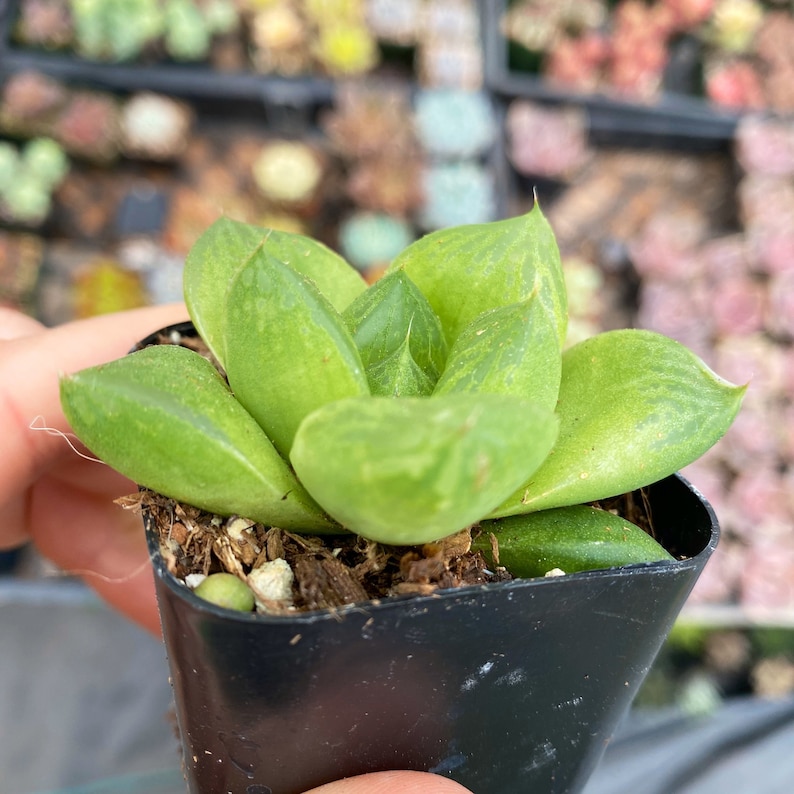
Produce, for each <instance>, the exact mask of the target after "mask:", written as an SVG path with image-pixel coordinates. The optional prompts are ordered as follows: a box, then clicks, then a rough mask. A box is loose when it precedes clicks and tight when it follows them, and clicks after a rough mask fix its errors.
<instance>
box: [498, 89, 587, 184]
mask: <svg viewBox="0 0 794 794" xmlns="http://www.w3.org/2000/svg"><path fill="white" fill-rule="evenodd" d="M505 127H506V131H507V138H508V157H509V158H510V161H511V162H512V164H513V166H514V167H515V169H516V170H517V171H518V172H519V173H521V174H529V175H533V176H548V177H565V176H569V175H571V174H572V173H574V172H575V171H576V170H577V169H579V168H581V167H582V166H583V165H584V163H585V162H587V160H589V159H590V157H591V156H592V152H591V150H590V148H589V147H588V143H587V117H586V116H585V114H584V112H582V111H579V110H577V109H575V108H564V109H559V108H547V107H542V106H540V105H537V104H535V103H532V102H528V101H526V100H521V99H519V100H514V101H513V102H512V103H511V104H510V106H509V107H508V109H507V117H506V120H505Z"/></svg>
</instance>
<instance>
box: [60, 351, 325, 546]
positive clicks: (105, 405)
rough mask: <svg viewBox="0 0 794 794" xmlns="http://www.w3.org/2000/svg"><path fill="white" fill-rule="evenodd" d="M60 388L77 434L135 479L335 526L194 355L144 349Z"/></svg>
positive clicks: (260, 514)
mask: <svg viewBox="0 0 794 794" xmlns="http://www.w3.org/2000/svg"><path fill="white" fill-rule="evenodd" d="M60 390H61V405H62V406H63V411H64V414H65V416H66V418H67V419H68V421H69V424H70V425H71V427H72V429H73V430H74V432H75V434H76V435H77V437H78V438H79V439H80V440H81V441H82V442H83V443H84V444H85V445H86V446H87V447H88V448H89V449H90V450H91V451H92V452H93V453H94V454H95V455H96V456H97V457H99V458H100V459H101V460H103V461H104V462H105V463H107V464H108V465H109V466H111V467H112V468H114V469H116V470H118V471H120V472H121V473H122V474H124V475H125V476H127V477H129V478H130V479H131V480H133V481H134V482H136V483H138V484H139V485H143V486H145V487H147V488H150V489H152V490H154V491H158V492H159V493H161V494H164V495H166V496H170V497H171V498H173V499H176V500H177V501H180V502H184V503H186V504H190V505H194V506H195V507H200V508H202V509H204V510H208V511H210V512H213V513H217V514H219V515H234V514H240V515H244V516H245V517H247V518H250V519H254V520H256V521H261V522H263V523H265V524H268V525H276V526H279V527H282V528H283V529H293V530H298V531H300V530H303V531H310V532H323V531H332V532H334V531H336V532H338V531H339V527H338V526H337V525H335V524H334V523H333V522H332V521H330V520H329V519H328V518H327V516H326V515H325V514H324V513H323V511H322V510H321V509H320V508H319V507H318V506H317V505H316V504H315V503H314V501H313V500H312V499H311V497H309V495H308V494H307V493H306V491H305V490H304V489H303V487H302V486H301V485H300V483H299V482H298V481H297V480H296V479H295V475H294V474H293V473H292V471H291V470H290V468H289V466H288V465H287V464H286V462H285V461H284V459H283V458H281V456H280V455H279V454H278V453H277V452H276V450H275V449H274V448H273V445H272V444H271V443H270V441H269V440H268V438H267V436H266V435H265V433H264V432H263V431H262V430H261V428H260V427H259V426H258V425H257V424H256V422H255V421H254V420H253V419H252V418H251V416H250V415H249V414H248V413H246V411H245V410H244V409H243V408H242V406H240V404H239V403H238V402H237V401H236V400H235V399H234V396H233V395H232V393H231V392H230V391H229V388H228V387H227V385H226V383H225V381H224V380H223V378H222V377H221V376H220V375H219V374H218V372H217V370H216V369H215V367H213V366H212V364H210V363H209V361H207V360H206V359H205V358H203V357H202V356H200V355H198V354H197V353H194V352H193V351H191V350H187V349H186V348H183V347H178V346H174V345H159V346H153V347H147V348H144V349H143V350H139V351H138V352H136V353H132V354H130V355H128V356H125V357H124V358H121V359H118V360H117V361H112V362H110V363H109V364H102V365H100V366H97V367H92V368H90V369H85V370H81V371H80V372H77V373H75V374H73V375H67V376H64V377H63V378H62V380H61V384H60Z"/></svg>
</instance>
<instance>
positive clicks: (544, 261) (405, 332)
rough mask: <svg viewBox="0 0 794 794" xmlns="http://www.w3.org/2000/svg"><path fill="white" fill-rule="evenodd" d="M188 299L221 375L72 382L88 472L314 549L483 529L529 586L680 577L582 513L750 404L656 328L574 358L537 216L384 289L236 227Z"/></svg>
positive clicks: (84, 376) (68, 410)
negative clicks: (110, 475) (100, 463)
mask: <svg viewBox="0 0 794 794" xmlns="http://www.w3.org/2000/svg"><path fill="white" fill-rule="evenodd" d="M184 291H185V298H186V302H187V306H188V310H189V313H190V316H191V319H192V320H193V323H194V325H195V327H196V329H197V331H198V333H199V334H200V336H201V337H202V339H203V340H204V342H205V343H206V345H207V347H208V348H209V350H210V351H211V352H212V354H213V356H214V358H215V359H217V361H218V362H219V364H220V369H219V368H217V367H216V366H214V365H213V364H212V363H210V361H209V360H208V358H205V357H202V356H201V355H199V354H198V353H196V352H194V351H192V350H188V349H186V348H183V347H179V346H173V345H159V346H152V347H147V348H144V349H142V350H139V351H137V352H135V353H132V354H130V355H128V356H126V357H124V358H122V359H120V360H117V361H114V362H111V363H109V364H105V365H101V366H98V367H94V368H90V369H87V370H83V371H81V372H78V373H76V374H72V375H67V376H64V377H63V378H62V380H61V400H62V405H63V409H64V412H65V414H66V416H67V418H68V420H69V422H70V424H71V426H72V428H73V429H74V431H75V433H76V434H77V436H78V437H79V438H80V439H81V440H82V441H83V442H84V443H85V445H86V446H87V447H88V448H89V449H90V450H92V452H93V453H94V454H96V455H97V456H98V457H100V458H101V459H103V460H104V461H106V462H107V463H108V464H110V465H111V466H113V467H114V468H116V469H118V470H119V471H121V472H122V473H124V474H125V475H127V476H128V477H130V478H132V479H133V480H134V481H136V482H138V483H140V484H142V485H144V486H146V487H148V488H150V489H152V490H155V491H158V492H160V493H162V494H165V495H166V496H169V497H171V498H173V499H175V500H178V501H181V502H184V503H188V504H192V505H195V506H197V507H200V508H202V509H204V510H208V511H211V512H214V513H217V514H220V515H242V516H245V517H247V518H249V519H252V520H255V521H258V522H262V523H263V524H265V525H268V526H278V527H281V528H283V529H288V530H294V531H298V532H309V533H343V532H352V533H357V534H358V535H361V536H363V537H365V538H369V539H371V540H374V541H377V542H382V543H386V544H393V545H412V544H421V543H425V542H429V541H434V540H436V539H440V538H443V537H445V536H447V535H450V534H452V533H456V532H458V531H460V530H464V529H466V528H468V527H470V526H471V525H473V524H476V523H478V522H479V523H480V524H481V525H482V527H483V528H484V529H485V530H486V531H487V533H494V534H495V535H496V536H497V538H499V537H501V538H502V539H503V540H504V548H505V554H504V555H503V564H508V563H507V559H509V560H510V563H509V565H510V566H512V567H513V572H514V573H516V574H517V575H522V573H529V574H533V575H534V573H536V572H537V570H539V569H538V567H537V566H538V565H541V567H544V566H546V565H548V567H555V560H557V559H559V560H562V561H564V565H565V566H566V568H567V569H571V570H575V569H577V566H578V567H588V566H591V567H592V566H595V567H601V566H604V565H613V564H622V563H623V562H634V561H637V560H638V559H641V560H649V559H670V557H669V555H668V554H667V552H666V551H664V550H663V549H662V548H661V547H660V546H658V544H656V542H655V541H653V540H652V539H651V538H650V536H649V535H647V534H645V533H644V532H643V531H642V530H640V529H639V528H637V527H634V526H633V525H631V524H629V523H628V522H627V521H625V520H623V519H620V518H618V517H616V516H613V515H612V514H611V513H609V512H606V511H597V512H595V514H594V513H593V511H594V510H595V508H590V507H588V508H586V512H584V513H583V512H582V506H581V505H582V503H587V502H592V501H594V500H598V499H602V498H606V497H608V496H611V495H617V494H622V493H624V492H627V491H631V490H634V489H636V488H640V487H642V486H644V485H647V484H649V483H651V482H654V481H656V480H659V479H661V478H663V477H665V476H667V475H669V474H671V473H673V472H675V471H676V470H678V469H679V468H681V467H683V466H685V465H686V464H688V463H689V462H691V461H692V460H694V459H695V458H697V457H699V456H700V455H701V454H702V453H703V452H705V451H706V450H707V449H708V448H709V447H710V446H711V445H712V444H714V443H715V442H716V440H717V439H718V438H719V437H720V436H721V435H722V434H723V433H724V432H725V431H726V429H727V428H728V426H729V425H730V424H731V422H732V420H733V418H734V416H735V415H736V413H737V411H738V408H739V404H740V401H741V398H742V394H743V391H744V389H743V388H742V387H737V386H734V385H732V384H729V383H728V382H726V381H724V380H722V379H720V378H719V377H717V376H716V375H715V374H714V373H713V372H712V371H711V370H709V369H708V368H707V367H706V366H705V364H703V362H702V361H700V359H698V358H697V357H696V356H695V355H694V354H693V353H692V352H690V351H689V350H688V349H686V348H685V347H683V346H682V345H680V344H679V343H677V342H675V341H673V340H671V339H669V338H666V337H663V336H660V335H658V334H656V333H652V332H648V331H635V330H619V331H610V332H606V333H603V334H600V335H597V336H595V337H592V338H590V339H588V340H586V341H585V342H582V343H580V344H577V345H575V346H573V347H570V348H568V349H566V350H565V351H564V352H563V342H564V340H565V337H566V325H567V304H566V294H565V286H564V281H563V274H562V268H561V265H560V257H559V252H558V249H557V246H556V243H555V240H554V236H553V234H552V231H551V229H550V227H549V225H548V223H547V222H546V220H545V218H544V216H543V215H542V213H541V211H540V209H539V208H538V207H535V208H534V209H533V210H532V212H530V213H529V214H528V215H525V216H522V217H517V218H512V219H508V220H502V221H498V222H493V223H489V224H481V225H469V226H462V227H457V228H450V229H445V230H443V231H438V232H435V233H432V234H429V235H427V236H425V237H423V238H422V239H420V240H417V241H415V242H413V243H412V244H411V245H409V246H408V247H407V248H406V249H404V250H403V251H402V252H401V253H400V254H399V255H398V256H397V257H396V258H395V259H394V260H393V262H392V263H391V266H390V268H389V269H388V271H387V273H386V275H385V276H384V277H383V278H382V279H380V280H379V281H377V282H376V283H375V284H373V285H372V286H370V287H367V286H366V285H365V283H364V281H363V280H362V278H361V276H360V275H359V274H358V273H357V272H356V271H355V270H354V269H353V268H352V267H351V266H350V265H348V264H347V263H346V262H345V261H344V260H343V259H342V258H341V257H340V256H338V255H336V254H335V253H333V252H332V251H331V250H329V249H328V248H326V247H324V246H322V245H321V244H319V243H317V242H315V241H313V240H311V239H309V238H306V237H302V236H300V235H294V234H289V233H285V232H278V231H275V230H266V229H260V228H256V227H254V226H250V225H246V224H243V223H239V222H235V221H232V220H228V219H221V220H219V221H217V222H216V223H215V224H214V225H213V226H211V227H210V228H209V230H208V231H206V232H205V233H204V235H203V236H202V237H201V238H200V239H199V240H198V242H197V243H196V245H195V246H194V247H193V249H192V250H191V252H190V254H189V256H188V257H187V261H186V265H185V272H184ZM547 517H548V518H549V519H550V520H553V521H552V526H553V527H554V528H555V529H554V531H553V532H549V531H545V533H544V532H541V531H539V530H538V528H537V526H538V522H540V524H541V526H543V525H547V523H548V522H546V521H545V520H544V519H545V518H547ZM604 527H607V530H605V529H604ZM605 531H609V532H610V533H611V535H612V537H613V538H614V539H615V542H611V543H608V544H605V543H604V532H605ZM640 536H641V537H640ZM533 538H534V539H535V541H537V542H534V543H530V540H532V539H533ZM562 541H567V543H562ZM538 543H539V544H540V552H539V551H538ZM605 547H608V552H604V551H603V549H604V548H605ZM597 550H600V551H598V553H596V551H597ZM538 554H543V555H545V556H543V559H542V562H541V563H538V562H537V558H538ZM533 566H534V567H533Z"/></svg>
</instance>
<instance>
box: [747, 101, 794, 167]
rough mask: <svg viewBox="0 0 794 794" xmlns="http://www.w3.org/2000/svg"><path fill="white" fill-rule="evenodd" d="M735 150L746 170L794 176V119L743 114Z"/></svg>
mask: <svg viewBox="0 0 794 794" xmlns="http://www.w3.org/2000/svg"><path fill="white" fill-rule="evenodd" d="M734 153H735V155H736V159H737V160H738V162H739V165H741V167H742V168H743V169H744V170H745V171H747V172H750V173H754V174H763V175H766V176H793V175H794V122H792V121H787V120H782V119H767V118H762V117H760V116H754V115H750V116H744V117H743V118H742V119H741V120H740V121H739V124H738V126H737V128H736V134H735V136H734Z"/></svg>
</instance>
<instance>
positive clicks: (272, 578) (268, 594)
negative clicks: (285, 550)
mask: <svg viewBox="0 0 794 794" xmlns="http://www.w3.org/2000/svg"><path fill="white" fill-rule="evenodd" d="M294 579H295V575H294V574H293V573H292V568H290V566H289V563H288V562H287V561H286V560H284V559H281V558H280V557H279V558H278V559H277V560H271V561H270V562H265V563H262V565H260V566H258V567H257V568H254V569H253V570H252V571H251V573H249V574H248V586H249V587H250V588H251V589H252V590H253V591H254V596H255V598H256V606H257V609H261V610H263V611H265V612H267V611H268V609H269V608H271V607H272V606H273V605H274V604H278V605H279V606H281V607H289V606H291V605H292V582H293V580H294Z"/></svg>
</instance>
